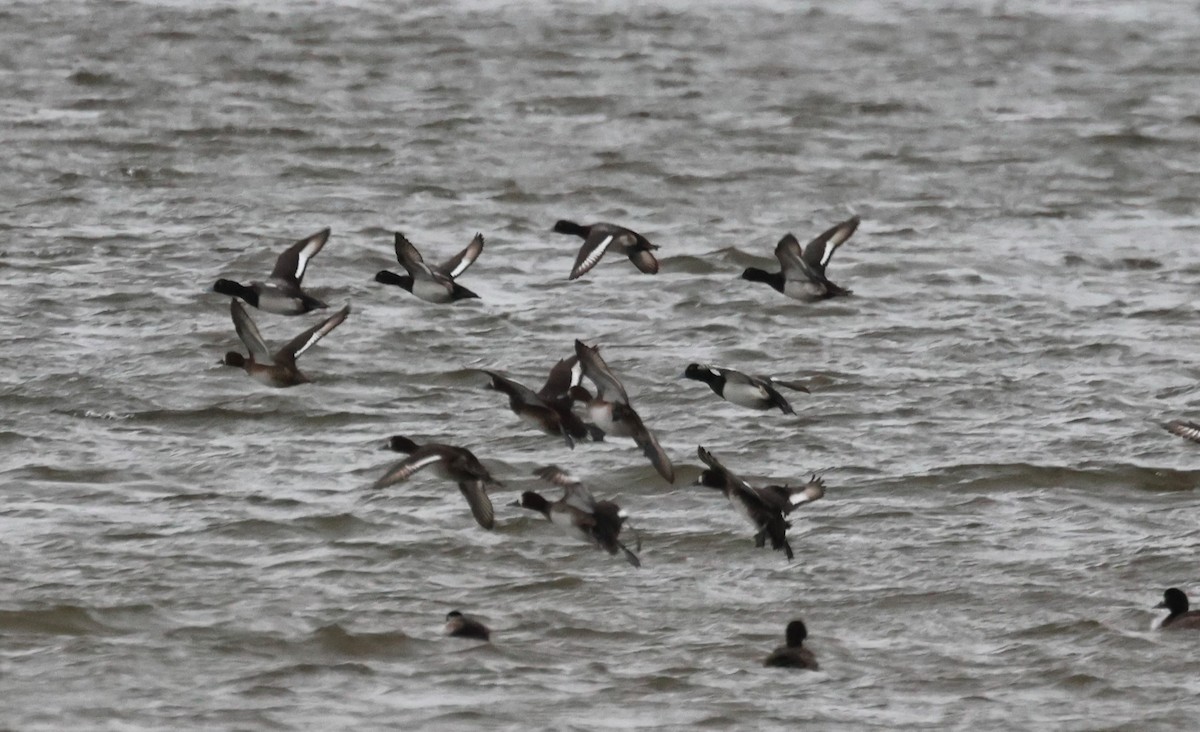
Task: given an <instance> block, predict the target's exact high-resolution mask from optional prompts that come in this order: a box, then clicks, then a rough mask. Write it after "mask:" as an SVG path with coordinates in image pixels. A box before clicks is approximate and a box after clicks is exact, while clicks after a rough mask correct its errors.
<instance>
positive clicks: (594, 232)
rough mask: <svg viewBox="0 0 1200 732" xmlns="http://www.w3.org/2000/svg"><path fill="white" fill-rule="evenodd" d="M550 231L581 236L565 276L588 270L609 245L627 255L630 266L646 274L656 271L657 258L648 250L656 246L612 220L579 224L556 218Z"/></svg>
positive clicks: (578, 274) (579, 274)
mask: <svg viewBox="0 0 1200 732" xmlns="http://www.w3.org/2000/svg"><path fill="white" fill-rule="evenodd" d="M554 231H556V232H557V233H559V234H573V235H575V236H578V237H580V238H581V239H583V246H581V247H580V248H579V254H578V255H576V256H575V264H574V265H573V266H572V267H571V275H570V276H569V277H568V278H567V279H569V280H577V279H579V278H580V277H582V276H583V275H584V274H585V273H586V272H587V271H588V270H590V269H591V268H592V267H595V266H596V263H597V262H599V261H600V258H601V257H603V256H604V253H605V252H607V251H608V250H609V249H612V250H613V251H615V252H620V253H621V254H624V255H625V256H627V257H629V261H631V262H633V266H635V267H637V268H638V269H640V270H641V271H642V272H645V273H646V274H658V260H657V259H655V258H654V255H653V254H651V253H650V252H651V251H652V250H654V249H658V246H656V245H654V244H651V243H650V242H649V241H647V240H646V237H644V236H642V235H641V234H639V233H637V232H636V231H633V230H631V229H626V228H625V227H624V226H617V225H616V224H606V223H603V222H602V223H597V224H592V225H591V226H581V225H580V224H577V223H575V222H574V221H558V222H557V223H555V224H554Z"/></svg>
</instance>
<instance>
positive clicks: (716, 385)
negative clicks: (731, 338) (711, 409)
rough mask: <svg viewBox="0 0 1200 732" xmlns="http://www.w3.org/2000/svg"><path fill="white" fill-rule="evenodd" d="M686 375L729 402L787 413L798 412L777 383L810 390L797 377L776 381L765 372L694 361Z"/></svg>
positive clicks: (796, 388)
mask: <svg viewBox="0 0 1200 732" xmlns="http://www.w3.org/2000/svg"><path fill="white" fill-rule="evenodd" d="M683 376H684V378H686V379H693V380H695V381H702V382H704V383H705V384H708V386H709V388H711V389H712V390H713V392H714V393H716V395H717V396H719V397H721V398H722V399H724V400H725V401H727V402H732V403H733V404H737V405H738V406H742V407H749V408H750V409H772V408H778V409H779V411H781V412H783V413H784V414H795V413H796V412H795V411H794V410H793V409H792V405H791V404H788V400H787V399H784V398H783V395H782V394H780V393H779V390H778V389H776V388H775V386H776V385H779V386H783V387H786V388H788V389H791V390H793V391H802V392H804V393H806V394H807V393H809V391H808V387H807V386H805V385H804V384H801V383H800V382H798V381H776V380H775V379H772V378H770V377H766V376H751V375H749V374H743V373H742V372H741V371H737V370H735V369H726V368H721V367H720V366H709V365H708V364H701V363H692V364H688V367H687V368H686V369H684V371H683Z"/></svg>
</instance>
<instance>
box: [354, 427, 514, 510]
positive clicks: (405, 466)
mask: <svg viewBox="0 0 1200 732" xmlns="http://www.w3.org/2000/svg"><path fill="white" fill-rule="evenodd" d="M387 446H388V447H389V448H390V449H391V450H394V451H395V452H402V453H407V454H408V457H406V458H405V459H404V460H401V461H400V462H399V463H397V464H396V465H395V466H393V467H392V468H391V469H390V470H388V471H387V472H386V473H384V474H383V477H381V478H380V479H379V480H377V481H375V482H374V483H373V484H372V485H371V488H386V487H387V486H389V485H395V484H396V483H401V482H403V481H406V480H408V479H409V478H410V477H412V475H413V473H416V472H417V471H419V470H421V469H422V468H426V467H431V466H432V468H433V470H434V472H435V473H437V474H438V475H439V476H440V477H442V478H446V479H447V480H452V481H454V482H455V483H457V484H458V489H459V490H460V491H462V494H463V497H464V498H466V499H467V505H469V506H470V507H471V515H472V516H474V517H475V520H476V521H477V522H478V523H479V525H480V526H482V527H483V528H485V529H491V528H492V527H494V526H495V525H496V516H495V512H494V511H493V510H492V500H491V499H490V498H488V493H487V491H488V488H496V487H500V486H501V483H500V482H499V481H498V480H496V479H495V478H493V477H492V474H491V473H489V472H488V469H487V468H485V467H483V463H481V462H479V459H478V458H476V457H475V456H474V455H473V454H471V451H470V450H467V449H466V448H462V447H455V446H453V445H439V444H436V443H432V442H431V443H428V444H425V445H418V444H417V443H415V442H413V441H412V440H410V439H408V438H407V437H403V436H401V435H395V436H394V437H392V438H391V439H390V440H388V444H387Z"/></svg>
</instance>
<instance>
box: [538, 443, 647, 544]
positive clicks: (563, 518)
mask: <svg viewBox="0 0 1200 732" xmlns="http://www.w3.org/2000/svg"><path fill="white" fill-rule="evenodd" d="M534 475H536V476H537V477H539V478H541V479H542V480H544V481H546V482H548V483H552V484H553V485H556V486H559V487H560V488H562V489H563V497H562V498H560V499H559V500H557V501H554V502H550V501H548V500H546V498H545V497H543V496H542V495H541V494H540V493H537V492H535V491H525V492H524V493H522V494H521V500H520V502H519V503H518V504H517V505H519V506H521V507H522V508H528V509H531V510H533V511H537V512H538V513H540V514H542V515H543V516H545V517H546V518H547V519H549V520H550V522H551V523H553V524H554V525H555V526H558V527H559V528H561V529H563V530H564V531H566V532H567V533H568V534H571V535H572V536H574V537H576V538H577V539H579V540H581V541H583V542H586V543H588V544H591V545H592V546H594V547H595V548H597V549H603V550H604V551H606V552H608V553H609V554H611V555H616V553H617V551H618V550H620V551H621V552H623V553H624V555H625V561H627V562H629V563H630V564H632V565H633V566H634V567H641V566H642V563H641V561H640V560H638V557H637V555H636V554H634V553H633V552H632V551H630V550H629V549H628V548H627V547H626V546H625V545H624V544H623V543H621V540H620V538H619V537H620V534H621V526H622V525H623V524H624V523H625V519H626V515H625V512H624V511H622V510H621V507H620V506H618V505H617V504H615V503H613V502H612V501H597V500H596V499H595V498H594V497H593V496H592V493H591V491H589V490H588V489H587V487H586V486H584V485H583V484H582V483H580V482H579V481H578V480H576V479H575V478H574V477H572V476H571V475H569V474H567V473H566V472H564V471H563V470H562V469H560V468H559V467H558V466H556V465H550V466H547V467H544V468H540V469H538V470H536V471H534ZM641 548H642V542H641V538H640V537H639V538H638V540H637V549H638V551H641Z"/></svg>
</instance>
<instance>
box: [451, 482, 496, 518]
mask: <svg viewBox="0 0 1200 732" xmlns="http://www.w3.org/2000/svg"><path fill="white" fill-rule="evenodd" d="M458 489H459V490H460V491H462V494H463V497H464V498H466V499H467V505H468V506H470V507H471V515H472V516H474V517H475V521H476V522H478V523H479V525H480V526H482V527H483V528H485V529H490V528H492V527H493V526H495V525H496V513H495V511H493V510H492V499H491V498H488V494H487V484H486V483H484V481H482V480H472V481H470V482H466V483H459V484H458Z"/></svg>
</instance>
